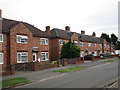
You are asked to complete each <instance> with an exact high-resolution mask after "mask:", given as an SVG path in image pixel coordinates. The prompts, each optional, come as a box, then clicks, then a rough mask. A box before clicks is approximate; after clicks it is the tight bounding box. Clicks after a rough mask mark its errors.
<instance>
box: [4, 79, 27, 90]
mask: <svg viewBox="0 0 120 90" xmlns="http://www.w3.org/2000/svg"><path fill="white" fill-rule="evenodd" d="M27 82H29V80H28V79H26V78H24V77H19V78H12V79H7V80H3V81H2V87H3V88H6V87H10V86H16V85H18V84H23V83H27Z"/></svg>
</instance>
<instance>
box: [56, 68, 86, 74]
mask: <svg viewBox="0 0 120 90" xmlns="http://www.w3.org/2000/svg"><path fill="white" fill-rule="evenodd" d="M83 69H85V68H84V67H71V68H67V69H60V70H55V71H54V72H61V73H66V72H73V71H79V70H83Z"/></svg>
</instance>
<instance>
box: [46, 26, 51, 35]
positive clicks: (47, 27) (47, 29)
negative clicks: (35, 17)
mask: <svg viewBox="0 0 120 90" xmlns="http://www.w3.org/2000/svg"><path fill="white" fill-rule="evenodd" d="M45 32H46V33H47V34H49V35H50V26H46V30H45Z"/></svg>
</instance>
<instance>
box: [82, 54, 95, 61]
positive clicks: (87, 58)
mask: <svg viewBox="0 0 120 90" xmlns="http://www.w3.org/2000/svg"><path fill="white" fill-rule="evenodd" d="M84 59H85V60H92V59H93V55H92V54H88V55H86V56H84Z"/></svg>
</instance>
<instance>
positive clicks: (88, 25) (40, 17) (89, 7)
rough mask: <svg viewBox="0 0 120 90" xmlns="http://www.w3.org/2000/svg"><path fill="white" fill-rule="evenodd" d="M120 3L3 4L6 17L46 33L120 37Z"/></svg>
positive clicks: (17, 0)
mask: <svg viewBox="0 0 120 90" xmlns="http://www.w3.org/2000/svg"><path fill="white" fill-rule="evenodd" d="M119 1H120V0H0V9H2V17H3V18H8V19H13V20H18V21H24V22H27V23H29V24H32V25H34V26H35V27H37V28H39V29H40V30H43V31H45V26H50V27H51V29H53V28H59V29H63V30H64V29H65V26H70V28H71V31H72V32H77V33H80V32H81V30H84V31H85V33H86V34H87V35H92V33H93V32H96V36H97V37H100V36H101V34H102V33H106V34H109V35H111V34H112V33H114V34H116V36H118V2H119Z"/></svg>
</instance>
